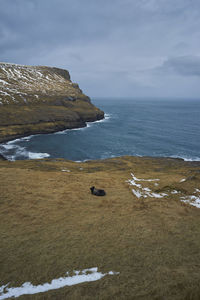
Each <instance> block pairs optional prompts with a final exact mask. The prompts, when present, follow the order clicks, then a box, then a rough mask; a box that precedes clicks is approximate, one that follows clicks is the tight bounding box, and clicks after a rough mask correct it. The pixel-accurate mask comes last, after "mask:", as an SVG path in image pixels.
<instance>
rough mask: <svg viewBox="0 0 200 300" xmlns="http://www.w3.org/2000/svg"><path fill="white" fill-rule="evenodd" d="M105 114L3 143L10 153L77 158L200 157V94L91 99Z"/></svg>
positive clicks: (13, 156)
mask: <svg viewBox="0 0 200 300" xmlns="http://www.w3.org/2000/svg"><path fill="white" fill-rule="evenodd" d="M92 102H93V103H94V104H95V105H96V106H97V107H99V108H101V109H102V110H104V112H105V119H104V120H101V121H97V122H94V123H88V124H87V127H85V128H81V129H73V130H65V131H62V132H58V133H54V134H46V135H44V134H43V135H36V136H31V137H26V138H22V139H17V140H15V141H11V142H8V143H6V144H1V145H0V152H1V153H2V154H3V155H5V156H6V157H7V158H8V159H11V160H18V159H34V158H43V157H50V158H57V157H61V158H66V159H70V160H74V161H84V160H93V159H104V158H108V157H114V156H121V155H134V156H154V157H178V158H183V159H184V160H200V100H190V99H179V100H176V99H174V100H172V99H170V100H169V99H156V100H153V99H123V98H121V99H114V98H112V99H111V98H108V99H106V98H103V99H100V98H99V99H92Z"/></svg>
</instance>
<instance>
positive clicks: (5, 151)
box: [1, 141, 50, 161]
mask: <svg viewBox="0 0 200 300" xmlns="http://www.w3.org/2000/svg"><path fill="white" fill-rule="evenodd" d="M15 142H16V141H15ZM12 150H13V152H14V154H13V153H12V154H10V151H12ZM1 153H2V155H3V156H5V157H6V158H7V159H9V160H12V161H15V160H16V159H17V158H20V157H25V158H26V159H42V158H46V157H49V156H50V154H48V153H42V152H31V151H27V150H26V149H25V148H24V147H22V146H19V145H16V144H14V143H10V142H8V143H6V144H2V145H1Z"/></svg>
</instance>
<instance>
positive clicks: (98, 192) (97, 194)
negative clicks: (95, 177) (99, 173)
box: [90, 186, 106, 196]
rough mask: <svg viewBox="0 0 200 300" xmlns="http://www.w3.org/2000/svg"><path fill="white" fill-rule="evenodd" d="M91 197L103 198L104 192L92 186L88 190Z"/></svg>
mask: <svg viewBox="0 0 200 300" xmlns="http://www.w3.org/2000/svg"><path fill="white" fill-rule="evenodd" d="M90 190H91V193H92V195H95V196H105V195H106V192H105V191H104V190H99V189H95V187H94V186H92V187H91V188H90Z"/></svg>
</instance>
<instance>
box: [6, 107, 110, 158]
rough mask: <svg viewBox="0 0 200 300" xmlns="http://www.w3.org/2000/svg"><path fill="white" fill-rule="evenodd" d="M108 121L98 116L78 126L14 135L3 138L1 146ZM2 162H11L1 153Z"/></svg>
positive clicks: (57, 127) (104, 117)
mask: <svg viewBox="0 0 200 300" xmlns="http://www.w3.org/2000/svg"><path fill="white" fill-rule="evenodd" d="M105 119H106V116H105V114H104V113H103V117H102V115H98V116H97V118H96V119H94V120H89V121H82V122H81V123H79V124H76V125H74V126H73V125H72V126H69V125H68V126H60V127H59V126H56V127H55V128H52V129H51V128H48V129H47V130H41V131H36V132H31V131H30V132H26V133H25V134H18V135H14V136H10V137H5V138H3V139H2V138H1V139H0V145H1V144H4V143H7V142H11V141H13V142H14V141H15V140H17V139H21V138H26V137H30V136H35V135H39V134H51V133H59V132H62V131H65V130H73V129H81V128H85V127H87V124H88V123H95V122H99V121H103V120H105ZM0 160H9V159H7V158H6V157H5V156H4V155H3V154H2V153H1V152H0Z"/></svg>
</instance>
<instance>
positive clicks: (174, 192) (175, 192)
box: [171, 190, 180, 194]
mask: <svg viewBox="0 0 200 300" xmlns="http://www.w3.org/2000/svg"><path fill="white" fill-rule="evenodd" d="M178 193H180V192H178V191H176V190H173V191H171V194H178Z"/></svg>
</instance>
